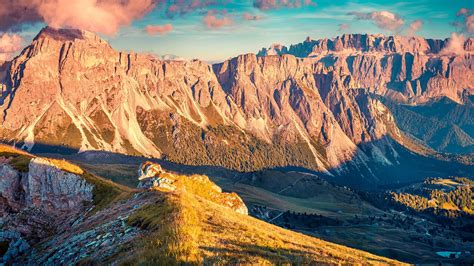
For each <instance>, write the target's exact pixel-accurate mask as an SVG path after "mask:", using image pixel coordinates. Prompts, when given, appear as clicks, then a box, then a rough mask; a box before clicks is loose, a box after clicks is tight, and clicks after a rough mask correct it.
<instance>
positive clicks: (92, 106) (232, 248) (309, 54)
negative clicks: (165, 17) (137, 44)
mask: <svg viewBox="0 0 474 266" xmlns="http://www.w3.org/2000/svg"><path fill="white" fill-rule="evenodd" d="M452 42H454V40H453V39H445V40H434V39H424V38H422V37H406V36H384V35H370V34H344V35H341V36H339V37H336V38H334V39H320V40H312V39H310V38H307V39H306V40H305V41H304V42H302V43H299V44H295V45H291V46H290V47H286V46H283V45H272V46H270V47H269V48H263V49H262V50H260V51H259V52H258V53H257V54H243V55H239V56H237V57H234V58H231V59H228V60H226V61H223V62H221V63H216V64H208V63H206V62H203V61H199V60H191V61H186V60H182V59H179V60H173V59H164V58H159V57H154V56H152V55H149V54H140V53H133V52H121V51H117V50H115V49H113V48H112V46H111V45H109V44H108V43H107V42H106V41H104V40H103V39H101V38H100V37H99V36H98V35H95V34H94V33H91V32H88V31H83V30H75V29H55V28H52V27H45V28H43V29H42V30H41V31H40V32H39V33H38V35H37V36H36V37H35V38H34V39H33V41H32V42H31V44H29V45H28V46H27V47H26V48H24V49H23V51H22V52H21V53H20V54H19V55H18V56H17V57H15V58H14V59H13V60H11V61H6V62H3V63H0V92H1V96H0V109H1V111H2V112H1V114H0V122H1V125H2V126H1V127H0V139H1V142H2V143H4V144H5V145H2V146H1V148H0V207H1V209H0V214H1V215H2V219H1V223H0V224H1V231H0V251H1V255H2V256H3V258H2V262H3V263H14V264H15V263H16V264H24V263H30V264H31V263H41V264H43V263H45V264H70V263H72V264H76V263H78V264H80V263H84V264H102V263H111V264H121V263H125V264H127V263H132V264H135V263H136V264H153V263H158V262H160V263H164V264H182V263H193V264H228V263H230V264H240V263H244V264H245V263H249V264H263V263H274V264H288V263H291V264H311V263H325V264H337V263H344V264H347V263H348V264H353V263H362V264H364V265H365V264H402V263H468V264H470V263H473V262H474V257H473V256H474V255H472V254H474V242H473V241H474V231H473V228H474V216H473V214H474V205H473V204H474V194H473V186H474V185H473V181H472V179H473V178H474V39H472V38H466V39H465V40H464V41H463V43H462V44H461V46H462V49H463V52H462V53H453V52H452V51H451V49H450V47H451V46H452V45H453V44H452ZM137 169H138V170H139V171H138V176H137ZM59 221H60V222H59ZM334 243H335V244H334ZM369 252H370V253H369Z"/></svg>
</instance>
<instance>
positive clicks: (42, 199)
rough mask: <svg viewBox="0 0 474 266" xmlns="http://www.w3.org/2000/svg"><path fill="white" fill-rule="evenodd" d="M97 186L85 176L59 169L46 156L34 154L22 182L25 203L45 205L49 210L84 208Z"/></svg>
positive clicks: (46, 209)
mask: <svg viewBox="0 0 474 266" xmlns="http://www.w3.org/2000/svg"><path fill="white" fill-rule="evenodd" d="M93 188H94V186H93V185H91V184H89V183H87V182H86V181H85V180H84V179H83V178H82V177H80V176H78V175H76V174H72V173H68V172H66V171H63V170H61V169H58V168H57V167H56V166H55V165H54V164H53V163H51V162H50V161H48V160H47V159H43V158H34V159H32V160H31V162H30V165H29V171H28V176H27V179H26V180H25V181H24V182H23V191H25V204H26V206H28V207H30V206H35V207H37V208H42V209H44V210H45V211H46V212H55V211H67V212H71V210H77V209H81V208H83V206H84V203H85V202H92V196H93V194H92V190H93Z"/></svg>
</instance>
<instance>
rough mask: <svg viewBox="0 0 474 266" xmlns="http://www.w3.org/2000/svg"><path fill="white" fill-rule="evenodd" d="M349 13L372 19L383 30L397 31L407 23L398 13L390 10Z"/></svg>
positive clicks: (357, 16) (360, 18)
mask: <svg viewBox="0 0 474 266" xmlns="http://www.w3.org/2000/svg"><path fill="white" fill-rule="evenodd" d="M347 14H348V15H353V16H355V18H356V19H359V20H371V21H373V22H374V23H375V25H377V27H379V28H380V29H383V30H389V31H397V30H399V29H400V27H402V26H403V24H405V21H404V20H403V19H402V18H401V17H400V16H399V15H397V14H394V13H392V12H389V11H385V10H383V11H374V12H368V13H363V12H349V13H347Z"/></svg>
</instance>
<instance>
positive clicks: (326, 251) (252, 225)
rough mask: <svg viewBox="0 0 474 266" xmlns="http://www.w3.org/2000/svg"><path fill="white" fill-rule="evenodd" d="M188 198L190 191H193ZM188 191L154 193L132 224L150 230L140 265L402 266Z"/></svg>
mask: <svg viewBox="0 0 474 266" xmlns="http://www.w3.org/2000/svg"><path fill="white" fill-rule="evenodd" d="M188 192H189V191H188ZM188 192H185V191H184V190H177V191H175V192H159V191H155V192H152V193H155V194H154V197H156V201H155V203H154V204H150V205H146V206H144V207H142V208H141V209H139V211H138V212H136V213H135V214H134V215H132V216H131V217H129V219H128V223H129V224H131V225H135V226H140V227H142V228H143V229H147V230H150V234H149V235H148V236H147V237H146V238H145V239H142V240H141V241H140V242H139V243H137V248H136V249H135V252H134V253H135V254H134V258H132V259H131V260H130V261H129V262H133V263H136V264H162V265H176V264H183V263H190V264H240V263H244V264H267V263H269V264H311V263H331V264H336V263H349V264H362V265H371V264H383V265H386V264H402V263H400V262H397V261H394V260H390V259H387V258H383V257H379V256H375V255H372V254H370V253H367V252H363V251H360V250H355V249H351V248H348V247H344V246H341V245H336V244H333V243H329V242H326V241H322V240H320V239H317V238H313V237H310V236H307V235H303V234H300V233H296V232H293V231H289V230H285V229H283V228H280V227H277V226H274V225H271V224H268V223H266V222H263V221H261V220H258V219H255V218H252V217H249V216H245V215H241V214H238V213H236V212H234V211H232V210H230V209H228V208H225V207H222V206H220V205H217V204H215V203H212V202H210V201H209V200H207V199H204V198H202V197H200V196H197V195H194V194H192V193H188Z"/></svg>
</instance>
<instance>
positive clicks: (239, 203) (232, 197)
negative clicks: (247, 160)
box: [138, 162, 248, 215]
mask: <svg viewBox="0 0 474 266" xmlns="http://www.w3.org/2000/svg"><path fill="white" fill-rule="evenodd" d="M138 174H139V177H138V180H139V181H140V182H139V184H138V188H141V189H152V190H153V189H160V190H164V191H174V190H176V189H181V190H184V191H190V192H192V193H193V194H196V195H198V196H200V197H203V198H205V199H207V200H210V201H212V202H214V203H217V204H219V205H222V206H224V207H227V208H230V209H232V210H234V211H236V212H238V213H241V214H245V215H248V209H247V206H246V205H245V203H244V202H243V200H242V199H241V198H240V197H239V196H238V195H237V194H236V193H235V192H232V193H227V192H222V189H221V188H220V187H219V186H217V185H216V184H215V183H214V182H212V181H211V180H209V177H207V176H204V175H191V176H184V175H177V174H173V173H169V172H166V171H165V170H163V169H162V168H161V166H160V165H159V164H157V163H153V162H144V163H142V164H141V165H140V168H139V170H138Z"/></svg>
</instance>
